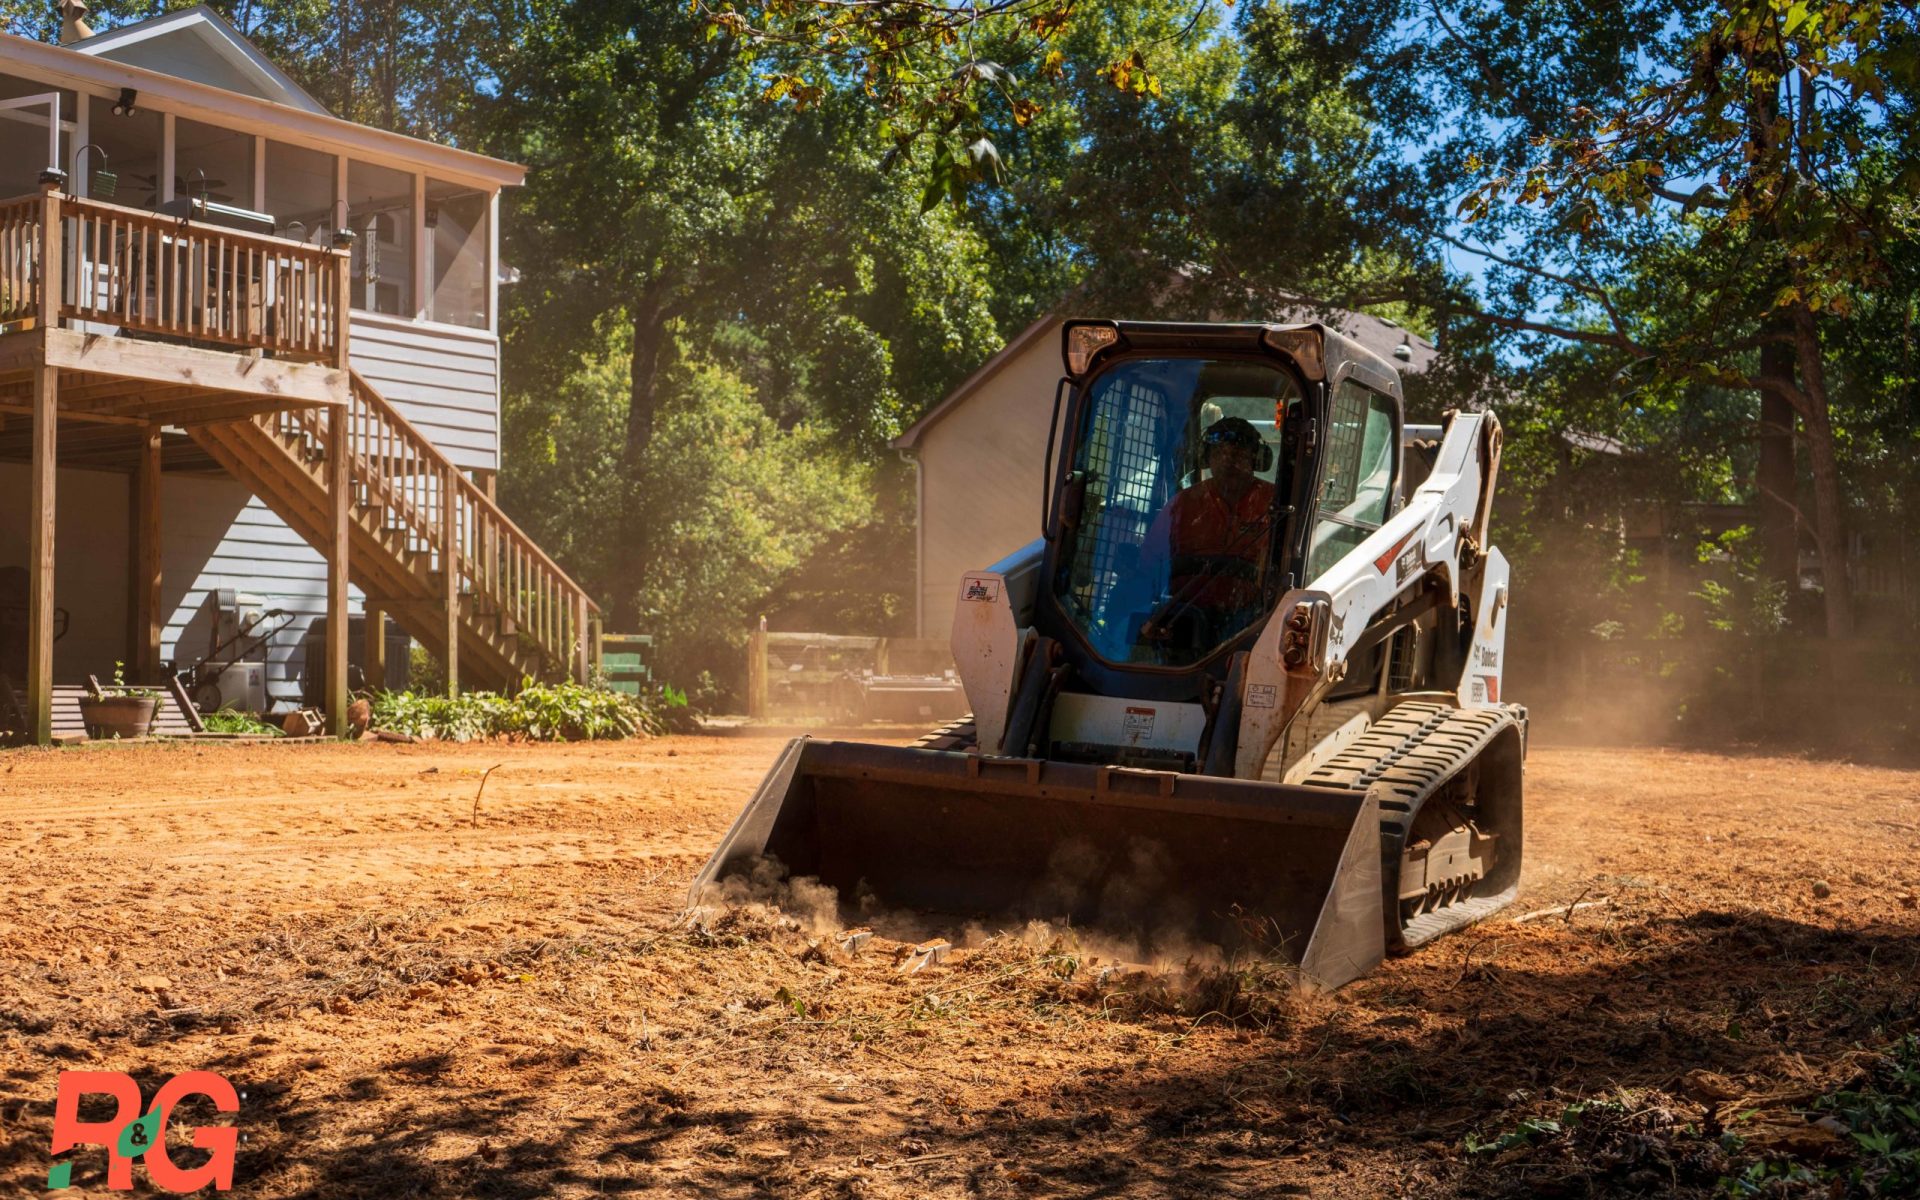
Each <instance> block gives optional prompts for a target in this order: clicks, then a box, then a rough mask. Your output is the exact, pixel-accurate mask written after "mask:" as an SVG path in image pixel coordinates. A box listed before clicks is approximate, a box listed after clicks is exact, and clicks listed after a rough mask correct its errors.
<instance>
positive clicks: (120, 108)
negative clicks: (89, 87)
mask: <svg viewBox="0 0 1920 1200" xmlns="http://www.w3.org/2000/svg"><path fill="white" fill-rule="evenodd" d="M139 99H140V93H139V92H138V91H137V90H135V89H133V88H130V87H123V88H121V89H120V98H119V99H118V100H115V101H114V102H113V115H114V116H116V117H131V116H133V115H134V114H135V113H137V112H139V111H140V110H139V109H137V108H135V107H134V106H133V105H134V102H135V101H137V100H139Z"/></svg>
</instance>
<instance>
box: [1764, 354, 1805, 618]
mask: <svg viewBox="0 0 1920 1200" xmlns="http://www.w3.org/2000/svg"><path fill="white" fill-rule="evenodd" d="M1781 332H1783V333H1784V332H1791V331H1790V330H1788V329H1784V328H1783V329H1781ZM1793 360H1794V347H1792V346H1789V345H1785V344H1783V343H1779V342H1768V343H1767V344H1766V345H1764V346H1762V347H1760V375H1761V377H1762V378H1765V379H1780V380H1784V381H1786V382H1787V383H1789V384H1791V383H1792V382H1793V378H1794V375H1793ZM1756 482H1757V484H1758V485H1759V492H1760V550H1761V560H1762V561H1761V568H1762V570H1763V571H1764V572H1765V574H1766V577H1767V578H1768V579H1772V580H1776V581H1779V582H1782V583H1784V584H1785V585H1786V587H1787V594H1788V595H1789V596H1791V595H1792V594H1793V593H1794V591H1796V590H1797V589H1798V588H1799V586H1800V583H1799V579H1800V529H1799V513H1798V512H1797V510H1796V508H1795V502H1794V492H1795V490H1796V486H1797V482H1798V479H1797V475H1796V473H1795V468H1794V461H1793V402H1792V401H1790V400H1788V399H1787V397H1786V396H1784V395H1781V394H1779V393H1777V392H1773V391H1770V390H1766V389H1763V390H1762V391H1761V392H1760V464H1759V469H1758V471H1757V472H1756Z"/></svg>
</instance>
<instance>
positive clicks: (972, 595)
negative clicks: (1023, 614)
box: [960, 579, 1000, 604]
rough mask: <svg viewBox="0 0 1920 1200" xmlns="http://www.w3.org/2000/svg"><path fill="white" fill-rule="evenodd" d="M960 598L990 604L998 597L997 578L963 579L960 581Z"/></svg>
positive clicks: (998, 586)
mask: <svg viewBox="0 0 1920 1200" xmlns="http://www.w3.org/2000/svg"><path fill="white" fill-rule="evenodd" d="M960 598H961V599H962V600H971V601H974V602H975V603H986V604H991V603H993V602H994V601H995V600H998V599H999V598H1000V581H999V580H998V579H965V580H962V581H961V583H960Z"/></svg>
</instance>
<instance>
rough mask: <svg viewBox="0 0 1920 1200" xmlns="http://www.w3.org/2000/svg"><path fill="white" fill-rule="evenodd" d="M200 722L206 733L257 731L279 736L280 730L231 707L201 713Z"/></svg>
mask: <svg viewBox="0 0 1920 1200" xmlns="http://www.w3.org/2000/svg"><path fill="white" fill-rule="evenodd" d="M200 723H201V724H202V725H205V726H206V727H207V732H208V733H257V734H260V735H262V736H266V737H279V736H281V733H280V730H278V729H276V728H275V727H273V726H272V725H269V724H267V723H266V722H265V721H260V720H256V719H255V718H254V717H253V716H252V715H251V714H249V713H243V712H234V711H233V710H231V709H219V710H216V711H214V712H210V713H201V714H200Z"/></svg>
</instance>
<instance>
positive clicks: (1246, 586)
mask: <svg viewBox="0 0 1920 1200" xmlns="http://www.w3.org/2000/svg"><path fill="white" fill-rule="evenodd" d="M1086 389H1087V390H1086V397H1085V399H1084V401H1083V403H1082V406H1081V410H1082V413H1083V415H1082V417H1081V423H1080V428H1079V430H1078V431H1077V433H1076V434H1075V435H1074V437H1073V438H1072V441H1071V444H1072V453H1073V458H1072V467H1073V469H1072V482H1071V483H1070V484H1069V485H1068V486H1069V488H1070V489H1071V491H1072V493H1073V496H1074V499H1073V500H1066V499H1064V498H1063V501H1062V502H1063V504H1069V505H1071V506H1072V507H1074V508H1076V509H1077V510H1078V519H1077V520H1076V521H1075V522H1074V524H1073V526H1072V528H1071V529H1070V530H1069V531H1068V536H1069V537H1070V538H1071V541H1070V543H1069V545H1068V547H1067V552H1066V554H1065V555H1064V557H1063V560H1062V569H1061V570H1060V571H1059V575H1058V578H1057V579H1056V581H1055V586H1054V594H1055V596H1056V597H1058V599H1059V601H1060V605H1061V608H1062V610H1063V611H1064V612H1065V613H1066V615H1067V617H1068V619H1069V620H1071V621H1072V622H1073V623H1074V625H1075V626H1076V627H1077V628H1078V629H1079V631H1080V633H1081V634H1082V636H1084V637H1085V638H1086V641H1087V644H1088V645H1089V646H1091V647H1092V649H1093V651H1094V653H1096V654H1098V655H1099V656H1100V657H1101V658H1103V659H1105V660H1107V661H1108V662H1115V663H1129V662H1130V663H1151V664H1156V665H1163V666H1185V665H1188V664H1190V663H1195V662H1198V661H1200V660H1202V659H1204V658H1206V657H1207V656H1209V655H1211V654H1213V653H1214V652H1215V651H1217V650H1218V649H1219V648H1220V647H1221V646H1223V645H1225V644H1226V643H1227V642H1229V641H1230V640H1232V639H1234V638H1236V637H1239V636H1240V635H1241V634H1243V633H1245V632H1246V631H1247V630H1249V629H1251V628H1252V627H1253V626H1255V625H1256V624H1257V623H1258V622H1259V621H1260V619H1261V618H1262V616H1263V615H1264V614H1265V613H1266V612H1267V611H1268V610H1269V608H1270V607H1271V604H1272V601H1273V597H1274V594H1275V590H1276V588H1277V587H1278V580H1279V578H1280V570H1279V566H1280V564H1277V563H1276V562H1275V553H1274V548H1273V547H1274V501H1275V497H1276V496H1277V495H1278V493H1279V491H1280V490H1281V486H1280V480H1279V479H1278V478H1277V472H1278V469H1279V461H1278V459H1279V456H1278V455H1277V454H1275V452H1274V446H1275V444H1276V443H1277V442H1278V441H1279V440H1280V434H1281V429H1282V425H1283V419H1284V418H1283V414H1284V413H1285V412H1286V411H1287V410H1288V409H1289V408H1291V407H1292V406H1293V405H1294V404H1297V403H1298V402H1299V400H1300V388H1299V385H1298V384H1297V382H1296V381H1295V380H1294V377H1293V376H1292V375H1290V374H1287V373H1285V372H1282V371H1278V370H1275V369H1274V368H1273V367H1272V366H1269V365H1267V364H1266V363H1264V362H1259V361H1254V360H1247V359H1205V358H1144V357H1143V358H1123V359H1121V360H1119V361H1118V362H1116V363H1115V364H1114V365H1113V366H1111V367H1110V368H1108V369H1107V370H1105V371H1102V372H1101V373H1100V374H1099V375H1097V376H1096V377H1095V378H1094V379H1093V380H1091V381H1090V382H1089V383H1088V384H1087V385H1086Z"/></svg>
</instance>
